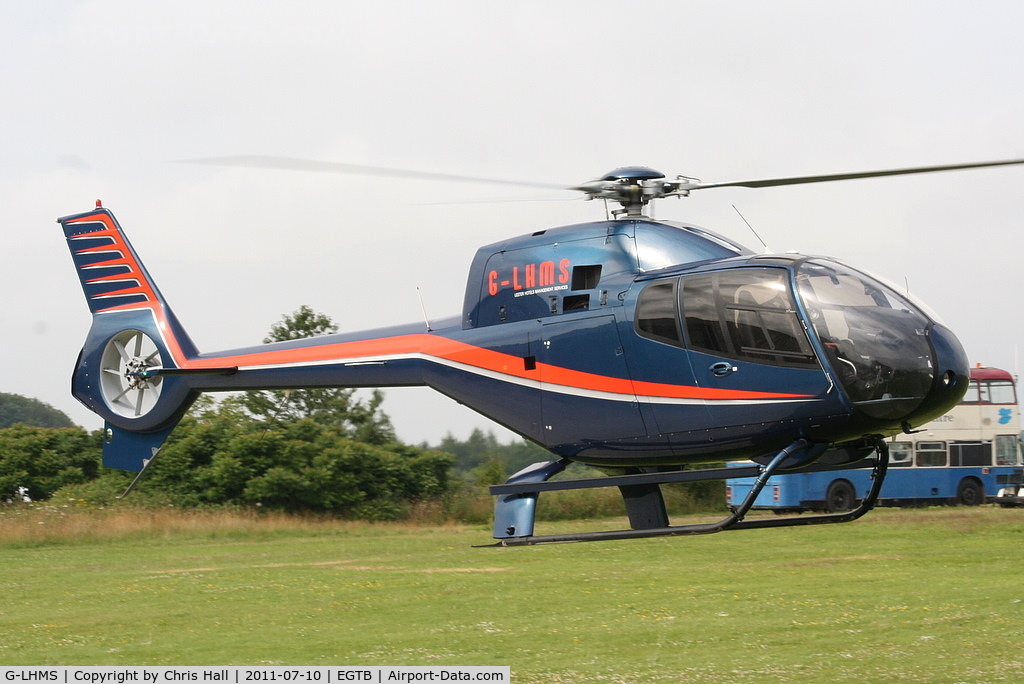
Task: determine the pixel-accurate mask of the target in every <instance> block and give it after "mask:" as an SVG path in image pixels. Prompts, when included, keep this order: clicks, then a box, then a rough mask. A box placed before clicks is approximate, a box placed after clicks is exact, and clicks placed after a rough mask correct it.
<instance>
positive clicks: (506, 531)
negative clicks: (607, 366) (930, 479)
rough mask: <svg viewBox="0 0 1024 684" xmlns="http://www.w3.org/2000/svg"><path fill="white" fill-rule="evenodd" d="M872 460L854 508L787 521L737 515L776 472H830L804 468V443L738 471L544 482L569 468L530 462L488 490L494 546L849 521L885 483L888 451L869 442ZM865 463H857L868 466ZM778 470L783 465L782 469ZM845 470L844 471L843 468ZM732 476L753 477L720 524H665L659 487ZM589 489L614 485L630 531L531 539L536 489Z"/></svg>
mask: <svg viewBox="0 0 1024 684" xmlns="http://www.w3.org/2000/svg"><path fill="white" fill-rule="evenodd" d="M873 446H874V448H875V452H876V453H877V458H875V459H874V467H873V470H872V473H871V480H872V482H871V489H870V490H869V491H868V493H867V496H865V497H864V498H863V499H862V500H861V502H860V505H859V506H857V507H856V508H855V509H853V510H851V511H847V512H844V513H832V514H824V515H811V516H799V517H797V516H794V517H788V518H763V519H757V520H744V519H743V517H744V516H745V515H746V514H747V512H748V511H749V510H750V507H751V506H753V505H754V500H755V499H757V495H758V494H759V493H760V492H761V490H762V489H764V486H765V484H766V483H767V482H768V478H770V477H771V476H772V475H774V474H775V473H776V472H777V471H779V470H780V469H784V470H786V472H813V471H816V470H836V469H838V468H835V467H829V466H815V465H804V464H803V463H801V458H803V461H804V462H806V461H808V460H811V459H813V454H812V451H811V449H809V445H808V443H807V442H805V441H804V440H797V441H796V442H793V443H792V444H790V445H789V446H788V447H786V448H785V449H783V450H782V451H780V452H779V453H778V454H777V455H776V456H775V457H774V458H773V459H772V461H771V462H770V463H769V464H768V465H767V466H759V465H753V466H742V467H738V468H709V469H704V470H683V471H673V472H668V473H639V474H635V475H621V476H613V477H599V478H589V479H581V480H563V481H556V482H548V481H547V480H548V479H549V478H550V477H552V476H553V475H556V474H557V473H559V472H561V471H562V470H564V469H565V467H566V466H567V465H568V464H569V461H568V460H561V461H547V462H543V463H535V464H534V465H533V466H530V467H529V468H526V469H524V470H522V471H520V472H518V473H516V474H515V475H513V476H512V477H511V478H509V480H508V482H506V483H505V484H503V485H495V486H492V487H491V488H490V489H491V493H492V494H496V495H498V500H497V502H496V503H495V514H494V537H495V539H497V540H498V542H497V544H494V546H527V545H532V544H550V543H557V542H579V541H608V540H613V539H641V538H646V537H672V536H681V535H690V534H712V533H714V532H722V531H724V530H750V529H761V528H766V527H793V526H797V525H821V524H827V523H840V522H850V521H851V520H856V519H857V518H859V517H861V516H862V515H864V514H865V513H867V512H868V511H869V510H871V509H872V508H874V506H875V502H876V501H877V500H878V494H879V492H880V491H881V489H882V483H883V481H884V480H885V473H886V470H887V469H888V466H889V448H888V447H887V446H886V444H885V442H884V441H882V440H881V439H878V440H877V441H876V442H875V443H874V445H873ZM869 462H871V461H870V460H865V461H862V463H869ZM783 466H785V467H784V468H783ZM845 467H847V468H848V467H850V464H847V465H846V466H845ZM733 477H756V478H757V479H756V481H755V482H754V486H753V487H752V488H751V490H750V493H749V494H748V495H747V498H746V499H744V500H743V503H742V504H740V505H739V506H737V507H735V508H734V509H733V510H732V512H731V513H730V514H729V515H727V516H726V517H725V518H723V519H722V520H719V521H717V522H712V523H697V524H690V525H670V524H669V519H668V513H667V512H666V510H665V501H664V499H663V497H662V495H661V487H660V486H661V485H662V484H665V483H668V482H696V481H700V480H724V479H726V478H733ZM595 487H618V488H619V490H620V491H621V492H622V496H623V499H624V500H625V503H626V512H627V513H628V515H629V523H630V527H631V529H628V530H611V531H606V532H579V533H574V534H549V535H534V534H533V523H534V513H535V509H536V503H537V497H538V496H539V494H540V492H542V491H556V490H566V489H587V488H595Z"/></svg>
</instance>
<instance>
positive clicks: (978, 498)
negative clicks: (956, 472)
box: [956, 477, 985, 506]
mask: <svg viewBox="0 0 1024 684" xmlns="http://www.w3.org/2000/svg"><path fill="white" fill-rule="evenodd" d="M956 501H957V503H959V504H960V505H962V506H978V505H981V504H983V503H985V490H984V489H982V487H981V483H980V482H978V481H977V480H975V479H974V478H973V477H965V478H964V479H962V480H960V485H959V486H958V487H957V488H956Z"/></svg>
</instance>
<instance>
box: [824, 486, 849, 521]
mask: <svg viewBox="0 0 1024 684" xmlns="http://www.w3.org/2000/svg"><path fill="white" fill-rule="evenodd" d="M856 501H857V493H856V492H854V490H853V485H852V484H850V483H849V482H847V481H846V480H836V481H834V482H833V483H832V484H830V485H829V486H828V491H827V492H826V493H825V508H826V509H827V510H828V511H829V512H830V513H843V512H845V511H850V510H853V506H854V503H855V502H856Z"/></svg>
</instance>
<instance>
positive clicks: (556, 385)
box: [57, 156, 1024, 546]
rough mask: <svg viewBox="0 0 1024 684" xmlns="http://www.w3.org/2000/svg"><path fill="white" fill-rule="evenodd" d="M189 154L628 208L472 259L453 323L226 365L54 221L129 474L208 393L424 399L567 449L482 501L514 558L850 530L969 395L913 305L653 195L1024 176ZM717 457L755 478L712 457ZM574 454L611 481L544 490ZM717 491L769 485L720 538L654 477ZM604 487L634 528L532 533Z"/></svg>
mask: <svg viewBox="0 0 1024 684" xmlns="http://www.w3.org/2000/svg"><path fill="white" fill-rule="evenodd" d="M189 161H192V162H198V163H207V164H220V165H230V166H250V167H251V166H256V167H269V168H279V169H298V170H312V171H328V172H340V173H363V174H378V175H390V176H410V177H419V178H434V179H444V180H458V181H466V180H468V181H482V182H491V183H493V182H497V183H505V182H510V183H516V184H521V185H543V187H557V188H562V189H571V190H574V191H578V192H582V193H583V194H584V195H585V196H586V198H587V199H601V200H605V201H606V202H608V201H611V202H614V203H617V204H618V205H619V206H620V208H619V209H617V210H615V211H613V212H612V213H611V215H610V216H609V217H608V218H606V219H605V220H600V221H593V222H587V223H581V224H576V225H569V226H562V227H555V228H549V229H542V230H536V231H534V232H531V233H528V234H524V235H520V236H517V237H512V238H509V239H506V240H503V241H499V242H495V243H492V244H488V245H485V246H483V247H480V248H479V249H478V250H477V252H476V255H475V257H474V259H473V261H472V262H471V264H470V267H469V274H468V278H467V285H466V290H465V298H464V301H463V307H462V312H461V315H458V316H451V317H449V318H445V319H441V320H435V321H431V322H427V323H426V325H424V322H419V323H414V324H406V325H398V326H393V327H387V328H379V329H373V330H366V331H361V332H352V333H340V334H331V335H324V336H320V337H314V338H306V339H299V340H289V341H285V342H274V343H268V344H261V345H256V346H249V347H244V348H238V349H232V350H226V351H219V352H200V351H199V349H197V347H196V345H195V344H194V343H193V342H192V341H191V339H190V338H189V336H188V334H187V332H186V331H185V328H184V327H183V326H182V324H181V323H180V322H179V320H178V318H177V317H176V315H175V314H174V313H173V311H172V310H171V308H170V307H169V305H168V304H167V301H166V300H165V298H164V297H163V295H162V294H161V292H160V291H159V289H158V288H157V285H156V282H155V280H154V279H153V278H152V277H151V276H150V274H149V272H148V271H147V270H146V268H145V266H144V265H143V262H142V259H141V258H140V256H139V255H138V254H137V253H136V251H135V249H134V248H133V247H132V245H131V244H130V242H129V241H128V238H127V236H126V234H125V232H124V231H123V230H122V228H121V226H120V224H119V223H118V222H117V220H116V219H115V217H114V214H113V213H112V212H111V211H109V210H108V209H106V208H104V207H103V206H102V204H101V203H100V202H99V201H97V203H96V208H95V209H93V210H91V211H87V212H84V213H78V214H73V215H69V216H64V217H61V218H59V219H57V220H58V222H59V223H60V225H61V226H62V228H63V232H64V235H65V238H66V239H67V243H68V247H69V249H70V252H71V256H72V260H73V262H74V265H75V268H76V270H77V273H78V277H79V280H80V282H81V286H82V289H83V291H84V293H85V299H86V302H87V304H88V306H89V309H90V311H91V313H92V325H91V328H90V330H89V332H88V335H87V337H86V341H85V343H84V346H83V348H82V350H81V352H80V354H79V357H78V361H77V364H76V367H75V370H74V373H73V376H72V394H73V395H74V396H75V397H76V398H77V399H78V400H79V401H80V402H82V403H83V404H84V405H85V406H86V407H87V408H89V409H90V410H92V411H93V412H95V413H96V414H98V415H99V416H100V417H102V418H103V420H104V432H103V434H104V445H103V463H104V465H105V466H107V467H110V468H117V469H123V470H129V471H135V472H137V473H138V476H137V477H136V480H135V481H136V482H137V481H138V478H139V477H141V475H142V474H143V473H144V472H145V469H146V468H147V467H148V465H149V464H150V463H152V462H153V459H155V458H156V457H157V455H158V454H159V450H160V447H161V445H162V444H163V442H164V441H165V439H166V438H167V437H168V435H169V434H170V433H171V431H172V430H173V429H174V427H175V425H177V423H178V422H179V420H180V419H181V418H182V416H183V415H184V414H185V412H186V411H187V410H188V408H189V406H190V405H191V404H192V403H193V402H194V401H195V399H196V398H197V397H198V396H199V395H200V394H201V393H203V392H223V391H238V390H255V389H294V388H311V387H351V388H360V387H374V388H386V387H400V386H427V387H430V388H432V389H434V390H436V391H438V392H440V393H442V394H444V395H446V396H448V397H450V398H452V399H454V400H456V401H458V402H460V403H462V404H464V405H466V406H468V407H470V408H472V409H474V410H475V411H477V412H478V413H480V414H482V415H484V416H487V417H488V418H490V419H492V420H494V421H495V422H497V423H498V424H500V425H502V426H504V427H506V428H508V429H510V430H511V431H513V432H515V433H517V434H519V435H521V436H523V437H524V438H526V439H528V440H530V441H532V442H535V443H537V444H539V445H541V446H543V447H544V448H546V449H547V450H548V451H550V452H551V454H552V456H553V458H552V459H551V460H548V461H542V462H539V463H535V464H533V465H531V466H529V467H527V468H525V469H523V470H521V471H519V472H518V473H516V474H514V475H512V476H511V477H510V478H509V479H508V481H507V482H505V483H504V484H501V485H495V486H492V487H491V493H492V494H493V495H495V497H496V500H495V514H494V529H493V537H494V539H495V540H497V541H496V544H497V545H501V546H512V545H525V544H537V543H546V542H562V541H591V540H601V539H604V540H607V539H624V538H637V537H653V536H672V535H684V534H707V533H712V532H718V531H722V530H727V529H749V528H759V527H775V526H786V525H806V524H818V523H833V522H847V521H850V520H855V519H857V518H859V517H860V516H862V515H863V514H864V513H866V512H867V511H868V510H870V509H871V508H872V507H873V505H874V503H875V500H876V499H877V496H878V492H879V491H880V489H881V485H882V482H883V480H884V477H885V473H886V468H887V465H888V451H887V448H886V446H885V441H884V440H885V438H886V437H889V436H892V435H896V434H900V433H910V432H912V431H914V430H915V429H918V428H919V427H920V426H921V425H923V424H925V423H927V422H929V421H931V420H934V419H935V418H938V417H939V416H942V415H943V414H944V413H946V412H947V411H948V410H949V409H950V408H952V407H953V406H955V405H956V404H957V403H958V402H959V401H960V399H961V398H962V397H963V395H964V393H965V392H966V390H967V388H968V385H969V381H970V375H969V364H968V360H967V356H966V354H965V352H964V350H963V347H962V346H961V344H960V342H959V340H958V339H957V338H956V336H955V334H954V333H953V332H952V331H951V330H949V329H948V328H946V327H945V326H944V325H943V324H942V323H940V322H939V320H938V319H937V317H936V315H935V314H933V313H931V310H930V309H929V308H927V307H926V306H924V305H923V304H920V303H918V302H916V301H914V300H913V299H912V298H911V297H910V296H909V295H907V294H901V293H899V292H898V291H897V290H896V288H895V287H893V286H891V285H889V284H887V283H885V282H882V281H881V280H879V279H877V278H875V277H873V276H871V275H869V274H868V273H866V272H865V271H863V270H860V269H858V268H856V267H853V266H851V265H848V264H845V263H843V262H841V261H838V260H836V259H833V258H830V257H825V256H814V255H803V254H797V253H786V254H771V253H762V254H759V253H755V252H754V251H752V250H750V249H748V248H746V247H744V246H742V245H740V244H739V243H737V242H735V241H733V240H731V239H729V238H727V237H725V236H723V235H720V234H718V233H715V232H713V231H710V230H707V229H704V228H701V227H699V226H696V225H691V224H687V223H682V222H675V221H661V220H654V219H653V218H650V217H649V216H648V215H647V209H648V207H649V205H650V203H651V202H652V201H654V200H658V199H661V198H666V197H685V196H687V195H689V194H690V193H691V192H693V191H695V190H704V189H711V188H718V187H728V186H734V187H748V188H764V187H772V186H781V185H795V184H804V183H819V182H828V181H838V180H849V179H854V178H870V177H879V176H895V175H905V174H915V173H928V172H937V171H952V170H962V169H972V168H981V167H992V166H1006V165H1015V164H1022V163H1024V159H1012V160H1003V161H989V162H975V163H964V164H951V165H943V166H920V167H909V168H902V169H890V170H881V171H865V172H857V173H843V174H827V175H816V176H793V177H783V178H768V179H755V180H747V181H730V182H718V183H714V182H711V183H704V182H701V181H699V180H697V179H694V178H690V177H687V176H677V177H676V178H674V179H669V178H667V177H666V176H665V175H664V174H662V173H661V172H659V171H656V170H654V169H651V168H648V167H644V166H627V167H622V168H618V169H615V170H613V171H611V172H609V173H606V174H604V175H602V176H601V177H599V178H597V179H595V180H592V181H589V182H586V183H584V184H581V185H575V186H573V185H568V186H553V185H548V184H536V183H520V182H517V181H501V180H496V179H487V178H475V177H462V176H449V175H445V174H432V173H429V172H418V171H404V170H399V169H388V168H381V167H366V166H355V165H350V164H334V163H329V162H313V161H305V160H295V159H288V158H279V157H263V156H236V157H218V158H209V159H199V160H189ZM726 461H750V462H752V463H753V465H741V466H739V467H731V468H722V467H716V466H714V465H708V464H720V463H722V462H726ZM574 462H575V463H581V464H584V465H587V466H592V467H594V468H597V469H599V470H601V471H603V472H604V473H605V474H604V475H601V476H598V477H587V478H578V479H552V478H553V477H554V476H555V475H558V474H559V473H561V472H562V471H563V470H565V469H566V467H567V466H568V465H570V464H571V463H574ZM849 467H870V468H872V475H873V483H872V487H871V489H870V491H869V492H868V494H867V495H866V496H865V497H864V498H863V499H862V500H861V501H860V504H859V505H858V506H857V507H856V508H854V509H853V510H850V511H844V512H831V513H824V514H819V515H814V516H801V517H791V518H780V519H770V520H768V519H751V520H745V519H744V517H745V514H746V513H747V511H748V510H749V508H750V506H751V505H752V504H753V501H754V499H755V498H756V497H757V494H758V493H759V492H760V491H761V489H762V488H763V486H764V484H765V482H766V481H767V479H768V478H769V477H770V476H771V475H772V474H773V473H775V472H778V471H780V470H785V471H788V472H800V471H810V470H815V469H829V468H849ZM727 477H755V478H756V481H755V485H754V487H752V489H751V493H750V495H749V496H748V497H747V499H746V500H745V501H744V502H743V503H742V504H741V505H739V506H736V507H735V508H733V509H732V510H731V511H730V513H729V515H727V516H726V517H724V518H723V519H722V520H720V521H717V522H714V523H698V524H686V525H672V524H671V522H670V520H669V516H668V514H667V512H666V507H665V502H664V497H663V495H662V491H661V485H663V484H666V483H669V482H693V481H701V480H718V479H725V478H727ZM134 484H135V482H133V483H132V485H131V486H134ZM131 486H129V489H130V488H131ZM591 487H617V488H618V489H619V491H620V493H621V495H622V497H623V501H624V503H625V507H626V513H627V517H628V520H629V529H622V530H612V531H598V532H582V533H571V534H548V535H536V534H534V531H535V530H534V527H535V525H534V517H535V512H536V503H537V499H538V497H539V495H540V493H542V492H547V491H556V490H566V489H580V488H591ZM126 493H127V492H126Z"/></svg>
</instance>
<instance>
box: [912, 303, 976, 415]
mask: <svg viewBox="0 0 1024 684" xmlns="http://www.w3.org/2000/svg"><path fill="white" fill-rule="evenodd" d="M928 339H929V341H930V342H931V347H932V354H933V356H932V363H933V364H934V368H935V373H934V377H933V379H932V385H931V388H930V389H929V390H928V392H927V393H926V394H925V398H924V401H922V402H921V404H920V405H919V406H918V407H917V408H916V409H914V411H913V412H912V413H911V414H910V415H909V416H908V417H907V418H906V420H905V423H907V424H909V425H910V426H919V425H923V424H924V423H927V422H928V421H931V420H935V419H936V418H938V417H939V416H941V415H943V414H945V413H946V412H947V411H949V410H950V409H951V408H953V407H954V406H956V405H957V404H958V403H960V400H961V399H963V397H964V394H965V393H966V392H967V387H968V385H969V384H970V382H971V375H970V373H971V371H970V364H969V363H968V360H967V353H966V352H965V351H964V348H963V345H961V344H960V340H958V339H957V337H956V335H954V334H953V331H951V330H950V329H949V328H947V327H945V326H943V325H940V324H938V323H936V324H934V325H933V326H932V327H931V330H930V331H929V335H928Z"/></svg>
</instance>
